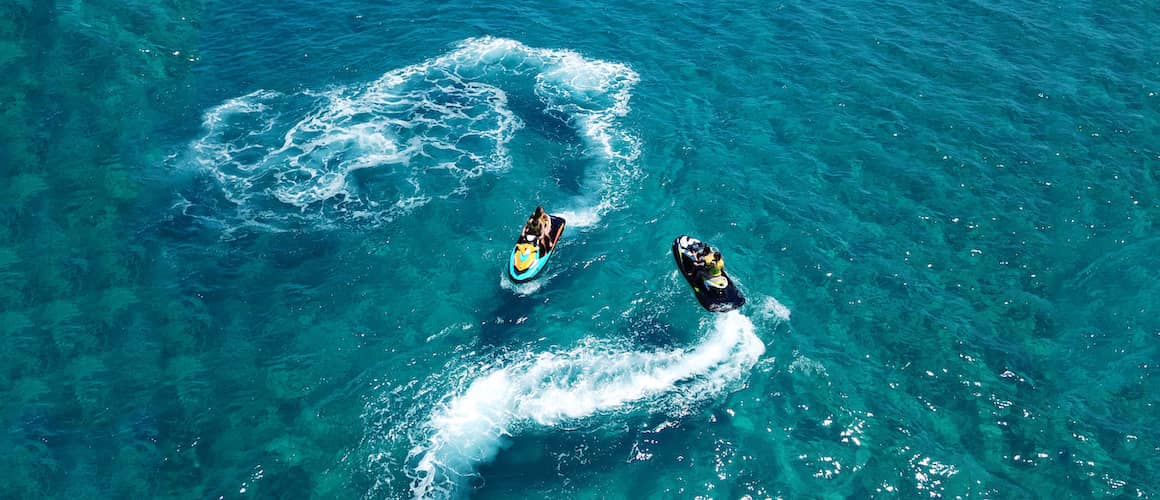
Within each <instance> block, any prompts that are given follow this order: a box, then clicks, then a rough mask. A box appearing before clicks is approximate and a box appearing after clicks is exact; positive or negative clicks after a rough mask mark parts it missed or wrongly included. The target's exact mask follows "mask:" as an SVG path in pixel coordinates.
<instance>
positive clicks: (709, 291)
mask: <svg viewBox="0 0 1160 500" xmlns="http://www.w3.org/2000/svg"><path fill="white" fill-rule="evenodd" d="M709 251H710V248H709V245H706V244H705V243H704V242H702V241H700V240H698V239H696V238H693V237H691V236H686V235H681V236H678V237H677V239H675V240H673V258H674V259H676V261H677V269H678V270H679V271H680V272H681V275H682V276H684V277H685V281H688V282H689V286H691V287H693V295H696V296H697V301H698V302H700V303H701V305H702V306H704V307H705V309H707V310H709V311H713V312H726V311H732V310H734V309H737V308H738V307H741V305H742V304H745V297H743V296H742V295H741V292H740V291H739V290H737V285H736V284H734V283H733V280H732V279H731V278H729V274H728V273H726V272H725V271H724V270H722V271H721V275H720V276H709V275H708V274H706V273H705V272H704V271H703V270H701V269H698V268H696V267H694V266H693V262H694V261H695V260H699V259H701V258H702V256H703V255H704V254H705V253H707V252H709Z"/></svg>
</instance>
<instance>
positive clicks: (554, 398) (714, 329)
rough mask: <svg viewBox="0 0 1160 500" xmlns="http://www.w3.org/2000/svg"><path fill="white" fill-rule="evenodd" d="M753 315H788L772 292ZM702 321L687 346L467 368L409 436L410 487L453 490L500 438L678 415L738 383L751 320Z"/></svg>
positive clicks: (583, 349)
mask: <svg viewBox="0 0 1160 500" xmlns="http://www.w3.org/2000/svg"><path fill="white" fill-rule="evenodd" d="M778 307H780V309H778ZM760 314H762V315H764V316H766V317H770V316H776V317H777V318H776V319H777V320H785V319H788V309H785V308H784V306H781V304H779V303H777V301H776V300H772V299H771V302H770V301H767V302H766V305H765V307H764V308H763V309H762V312H761V313H760ZM704 323H705V324H706V325H705V326H706V327H707V328H708V333H707V334H706V336H705V338H704V340H703V341H702V342H701V343H699V344H697V345H696V346H693V347H692V348H688V349H673V350H658V351H652V352H640V351H630V350H618V349H615V348H610V347H607V346H580V347H576V348H574V349H571V350H567V351H563V352H547V353H539V354H536V353H526V354H525V355H524V356H523V357H522V358H518V359H516V360H515V361H514V362H508V363H504V366H501V367H491V368H490V369H489V367H482V368H481V369H478V370H471V371H469V373H470V374H473V375H474V374H477V373H480V372H483V373H482V375H478V376H477V377H475V378H474V379H472V380H470V381H469V382H467V383H466V388H465V389H462V390H461V391H455V392H453V393H452V394H448V395H446V396H445V397H444V398H443V400H442V401H441V402H440V403H439V404H438V405H437V407H436V409H435V410H434V411H433V412H432V413H431V414H430V416H429V417H428V418H427V420H426V422H425V423H424V424H423V426H422V427H421V428H420V429H419V430H420V432H418V433H413V435H412V439H413V441H412V447H411V449H410V451H409V453H408V457H407V459H406V464H407V477H408V478H409V480H410V489H411V492H412V494H413V495H414V496H415V497H416V498H448V497H454V496H457V495H458V494H460V493H462V490H463V489H464V487H465V486H466V480H467V479H469V478H471V477H474V476H475V475H476V474H477V473H476V468H477V467H478V466H479V465H480V464H482V463H485V462H488V461H490V460H492V459H493V458H494V457H495V455H496V454H497V453H498V452H499V451H500V449H501V448H502V446H503V444H504V441H505V439H506V438H507V437H509V436H514V435H517V434H520V433H522V432H527V431H530V430H533V429H537V428H552V427H558V426H561V425H566V424H569V423H572V422H577V421H581V420H583V419H588V418H592V417H594V416H598V415H603V414H609V415H611V414H626V413H629V412H632V411H635V410H642V411H646V412H656V411H660V412H666V413H679V412H681V411H683V410H684V409H687V408H689V407H691V406H693V405H695V404H697V403H699V402H704V401H711V400H713V399H715V398H718V397H720V396H722V395H724V394H726V393H727V392H728V391H731V390H735V389H737V388H739V387H740V386H741V385H742V384H743V383H744V380H745V379H746V377H747V376H748V374H749V372H750V370H751V369H752V368H753V366H754V365H755V364H756V363H757V361H758V359H759V358H760V357H761V355H762V354H763V353H764V352H765V345H764V343H763V342H762V341H761V339H760V338H758V337H757V335H756V331H755V327H754V324H753V322H752V321H751V320H750V319H749V318H748V317H746V316H744V315H742V314H741V313H739V312H736V311H734V312H730V313H726V314H719V315H714V318H713V319H712V320H709V319H706V320H705V322H704ZM416 436H418V437H416Z"/></svg>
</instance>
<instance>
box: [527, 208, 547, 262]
mask: <svg viewBox="0 0 1160 500" xmlns="http://www.w3.org/2000/svg"><path fill="white" fill-rule="evenodd" d="M551 228H552V218H551V217H549V216H548V214H547V213H545V212H544V207H543V206H537V207H536V211H535V212H533V213H532V216H531V218H529V219H528V222H527V224H524V231H523V234H521V235H520V236H521V238H522V239H524V240H527V239H528V237H529V236H531V237H532V239H534V240H535V241H536V242H537V243H538V244H539V246H540V248H542V249H544V251H545V252H546V251H549V250H551V249H552V241H551V238H549V236H548V234H549V231H551Z"/></svg>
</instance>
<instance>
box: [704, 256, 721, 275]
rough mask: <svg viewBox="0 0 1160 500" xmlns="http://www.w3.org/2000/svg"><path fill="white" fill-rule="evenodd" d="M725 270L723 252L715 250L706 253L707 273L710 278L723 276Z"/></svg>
mask: <svg viewBox="0 0 1160 500" xmlns="http://www.w3.org/2000/svg"><path fill="white" fill-rule="evenodd" d="M724 272H725V259H724V258H723V257H721V252H713V253H708V254H706V255H705V273H706V274H708V275H709V277H710V278H716V277H718V276H721V275H722V274H723V273H724Z"/></svg>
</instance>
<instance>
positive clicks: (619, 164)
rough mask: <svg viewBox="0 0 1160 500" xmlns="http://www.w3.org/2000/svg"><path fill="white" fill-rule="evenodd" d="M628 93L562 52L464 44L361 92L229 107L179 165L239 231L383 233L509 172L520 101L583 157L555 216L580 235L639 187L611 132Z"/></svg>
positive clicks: (622, 139) (593, 66)
mask: <svg viewBox="0 0 1160 500" xmlns="http://www.w3.org/2000/svg"><path fill="white" fill-rule="evenodd" d="M638 80H639V77H638V75H637V74H636V72H634V71H633V70H631V69H630V68H628V67H627V66H625V65H623V64H619V63H612V62H606V61H601V60H596V59H589V58H586V57H584V56H581V55H580V54H577V53H575V52H572V51H569V50H555V49H538V48H532V47H528V46H526V45H523V44H521V43H519V42H516V41H513V40H507V39H501V38H491V37H485V38H474V39H468V40H465V41H463V42H461V43H460V44H459V45H458V46H457V47H456V48H455V49H454V50H452V51H451V52H449V53H446V54H443V55H441V56H439V57H436V58H433V59H430V60H427V61H424V62H421V63H419V64H415V65H412V66H407V67H403V68H399V69H395V70H392V71H390V72H388V73H386V74H384V75H383V76H382V77H381V78H379V79H378V80H377V81H374V82H371V83H369V84H361V85H349V86H342V87H337V88H334V89H330V90H324V91H315V90H307V91H304V92H299V93H296V94H289V95H287V94H282V93H279V92H273V91H268V90H259V91H255V92H253V93H250V94H247V95H244V96H240V97H236V98H234V99H230V100H228V101H226V102H224V103H222V104H220V105H218V106H216V107H214V108H212V109H210V110H208V111H207V112H206V113H205V116H204V119H203V128H204V129H205V135H204V136H202V137H201V138H200V139H198V140H197V141H195V142H194V143H193V144H192V145H191V148H190V152H191V156H192V163H193V164H195V165H197V166H198V167H199V168H200V169H201V170H202V171H204V172H207V173H208V174H209V175H210V176H212V177H213V178H214V179H216V181H217V184H218V185H219V186H220V187H221V193H220V196H221V197H222V198H224V199H225V200H226V201H227V203H226V205H227V206H232V207H234V208H235V209H236V211H237V217H239V218H240V219H241V220H243V221H245V222H246V223H248V224H250V225H255V226H261V227H272V228H284V227H288V226H293V225H301V224H302V223H307V224H315V225H323V226H326V225H331V224H333V222H335V221H344V220H345V221H359V222H367V223H370V224H372V225H373V224H381V223H386V222H390V221H393V220H395V219H396V218H398V217H400V216H403V215H406V214H409V213H411V212H412V211H414V210H415V209H416V208H418V207H422V206H424V205H426V204H427V203H430V202H431V201H432V200H437V199H445V198H448V197H450V196H456V195H462V194H464V193H466V192H467V191H469V190H470V188H471V186H472V181H473V180H474V179H477V178H479V177H481V176H484V175H488V174H499V173H502V172H505V171H507V170H509V169H511V168H512V160H511V154H510V152H509V149H508V148H509V143H510V141H511V140H512V138H513V136H514V134H515V133H516V131H518V130H520V129H521V128H523V127H524V122H523V120H522V119H521V118H520V117H519V116H517V115H516V114H515V113H513V111H512V110H511V108H510V106H509V103H508V98H509V92H530V93H531V94H533V95H530V96H526V97H530V98H532V100H533V101H535V102H538V103H539V106H540V107H541V111H542V112H543V113H544V114H546V115H548V116H551V117H555V118H556V119H559V120H561V121H562V122H564V123H567V124H568V126H569V127H571V128H572V129H574V130H575V131H576V133H577V136H578V137H579V138H580V140H581V141H582V142H583V143H584V154H585V155H587V157H588V158H589V161H590V166H589V168H588V170H587V171H586V173H585V179H583V180H582V182H581V184H582V190H581V191H582V192H584V193H589V194H586V195H582V196H578V197H576V198H575V199H573V200H571V201H569V202H565V203H564V204H563V205H564V206H562V207H560V208H561V209H562V210H563V213H565V214H566V215H565V216H566V217H569V219H568V220H569V224H570V225H572V226H574V227H583V226H585V225H590V224H594V223H595V222H596V221H599V219H600V218H601V217H602V216H603V215H604V214H605V213H607V212H608V211H610V210H613V209H615V208H617V207H618V206H619V205H620V204H621V201H622V198H623V196H624V195H625V192H626V189H627V188H626V186H629V185H631V184H632V183H633V182H632V181H633V180H634V179H635V178H637V177H638V176H639V175H640V174H639V170H638V169H637V167H636V166H635V160H636V158H637V157H638V155H639V149H640V147H639V140H638V139H637V138H636V137H635V136H633V135H632V134H631V133H629V132H627V131H626V130H624V129H623V128H622V127H621V126H620V125H619V121H620V119H621V118H623V117H624V116H625V115H626V114H627V113H628V111H629V107H628V101H629V99H630V98H631V96H632V88H633V87H634V86H635V84H636V83H637V81H638ZM524 89H528V90H524ZM521 97H523V96H521Z"/></svg>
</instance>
